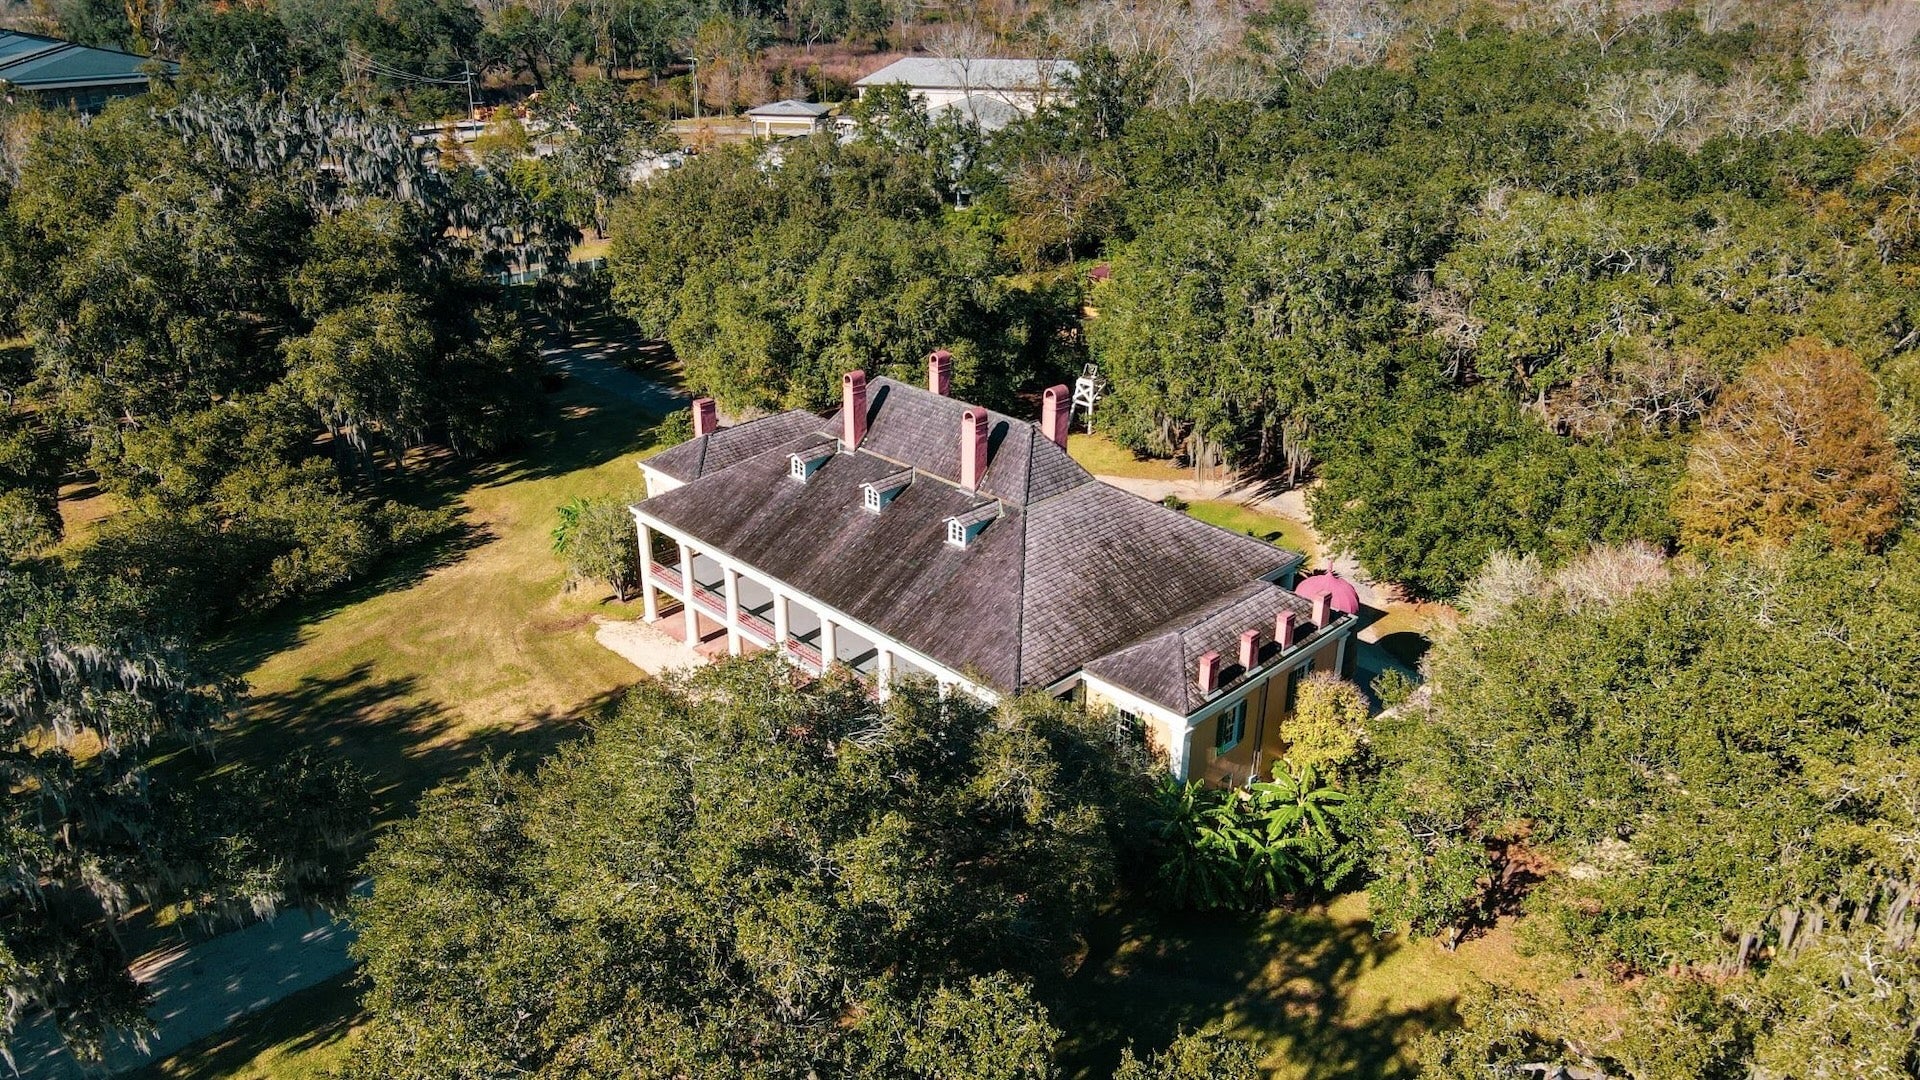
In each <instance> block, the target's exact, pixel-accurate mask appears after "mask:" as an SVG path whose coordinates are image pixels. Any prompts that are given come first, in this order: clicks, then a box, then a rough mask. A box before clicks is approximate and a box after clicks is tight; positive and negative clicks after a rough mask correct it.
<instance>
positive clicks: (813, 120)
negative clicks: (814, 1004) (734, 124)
mask: <svg viewBox="0 0 1920 1080" xmlns="http://www.w3.org/2000/svg"><path fill="white" fill-rule="evenodd" d="M832 112H833V109H832V108H831V107H830V106H827V105H817V104H815V103H813V102H811V101H801V100H799V99H798V98H787V99H786V100H785V101H775V102H772V103H770V104H767V105H756V106H754V107H753V108H751V109H748V110H747V122H748V123H750V124H752V125H753V135H754V138H757V139H790V138H797V137H800V136H804V135H811V134H813V133H814V132H816V131H820V130H822V129H824V128H825V127H826V125H827V118H828V116H829V115H830V114H831V113H832Z"/></svg>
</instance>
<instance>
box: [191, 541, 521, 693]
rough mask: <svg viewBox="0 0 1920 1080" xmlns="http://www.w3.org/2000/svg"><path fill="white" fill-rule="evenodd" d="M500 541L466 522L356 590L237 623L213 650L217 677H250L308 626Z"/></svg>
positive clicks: (402, 555)
mask: <svg viewBox="0 0 1920 1080" xmlns="http://www.w3.org/2000/svg"><path fill="white" fill-rule="evenodd" d="M494 539H496V537H495V534H494V533H493V531H492V530H490V529H486V528H482V527H480V526H478V525H475V524H473V523H472V522H466V521H463V522H460V523H458V524H456V525H455V526H454V527H453V528H451V529H448V530H446V531H445V532H442V533H440V534H439V535H438V536H435V537H433V538H432V539H430V540H427V541H425V542H424V543H421V544H419V545H416V546H414V547H411V548H408V549H406V550H405V551H401V552H399V553H397V554H395V555H393V556H392V557H390V558H387V559H383V560H381V562H380V564H379V565H378V566H377V567H375V569H374V572H373V573H372V574H370V575H368V576H367V577H366V578H363V579H361V580H360V581H358V582H355V583H354V584H351V585H346V586H343V587H341V588H338V589H334V590H332V591H330V592H328V593H325V594H324V595H321V596H316V597H312V598H310V599H306V600H299V601H295V602H293V603H291V604H288V605H286V606H285V607H281V608H276V609H274V610H272V611H269V612H267V613H265V614H263V615H260V616H257V617H254V618H247V619H242V620H240V621H238V622H236V623H234V624H233V625H232V626H230V627H229V628H228V629H227V630H226V632H225V633H224V634H223V635H222V636H221V637H220V639H219V640H218V641H217V642H215V643H214V644H213V645H212V646H211V647H210V648H209V649H208V650H207V657H208V659H209V661H210V662H211V663H212V665H213V668H214V670H215V671H218V672H221V673H223V674H230V675H241V674H245V673H246V672H248V671H251V670H252V669H253V668H255V667H256V666H258V665H259V664H260V663H261V662H262V661H264V660H266V658H267V657H269V656H272V655H273V654H274V653H277V652H280V651H282V650H284V649H288V648H291V647H293V646H294V645H296V644H298V643H299V640H300V632H301V631H302V630H303V629H305V628H306V627H307V626H309V625H311V624H313V623H317V622H320V621H322V620H324V619H326V618H327V617H328V616H331V615H334V614H337V613H338V612H340V611H341V610H343V609H345V608H349V607H352V606H353V605H355V604H358V603H361V602H363V601H366V600H370V599H372V598H373V597H376V596H380V595H382V594H384V593H390V592H399V591H401V590H402V589H408V588H411V587H413V586H415V585H418V584H419V583H420V582H422V581H425V580H426V579H427V578H428V577H429V576H430V575H432V574H433V572H434V571H436V570H440V569H442V568H444V567H448V566H452V565H453V564H455V563H457V562H459V561H460V560H462V559H464V558H465V557H466V556H467V554H468V553H469V552H472V551H474V550H475V549H477V548H480V547H483V546H485V545H486V544H488V543H491V542H492V541H493V540H494Z"/></svg>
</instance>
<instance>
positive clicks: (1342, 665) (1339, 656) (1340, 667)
mask: <svg viewBox="0 0 1920 1080" xmlns="http://www.w3.org/2000/svg"><path fill="white" fill-rule="evenodd" d="M1351 636H1352V635H1351V634H1341V635H1340V644H1338V645H1336V646H1335V647H1334V653H1333V673H1334V674H1335V675H1338V676H1340V677H1341V678H1343V679H1344V678H1346V677H1347V638H1349V637H1351Z"/></svg>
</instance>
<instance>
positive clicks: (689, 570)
mask: <svg viewBox="0 0 1920 1080" xmlns="http://www.w3.org/2000/svg"><path fill="white" fill-rule="evenodd" d="M680 593H681V595H680V613H681V614H682V615H683V616H685V618H686V621H687V648H689V649H692V648H696V647H698V646H699V644H700V616H699V615H698V614H697V613H695V611H694V610H693V549H692V548H690V547H688V546H687V545H685V544H681V545H680Z"/></svg>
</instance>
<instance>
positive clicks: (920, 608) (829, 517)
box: [640, 378, 1304, 708]
mask: <svg viewBox="0 0 1920 1080" xmlns="http://www.w3.org/2000/svg"><path fill="white" fill-rule="evenodd" d="M867 402H868V408H867V413H868V420H867V432H866V436H865V438H864V439H863V440H862V442H861V444H860V446H859V448H858V449H857V450H854V451H851V452H849V451H847V450H846V449H845V448H844V447H842V449H841V452H840V453H837V454H835V455H833V457H832V458H831V459H830V460H828V461H827V462H826V463H825V464H823V465H822V466H820V468H818V469H817V470H815V471H814V472H813V474H812V475H811V476H810V477H809V478H808V479H807V480H805V481H804V482H802V481H799V480H795V479H793V478H791V477H790V476H789V475H788V471H787V455H788V454H789V453H791V452H792V451H794V450H796V449H798V448H800V447H802V446H805V445H808V444H815V443H818V442H820V441H821V440H822V439H831V438H833V437H834V433H836V432H838V431H840V430H841V425H840V422H839V417H838V416H837V415H836V416H835V417H834V418H833V419H832V420H830V421H824V422H823V421H821V420H820V419H819V418H817V417H812V416H809V415H808V414H804V413H799V414H796V413H785V414H781V415H780V416H775V417H768V418H766V419H763V420H756V421H753V422H751V423H747V424H742V425H740V426H738V427H735V428H728V429H723V430H722V431H719V432H716V433H714V434H713V435H709V436H706V437H705V440H704V441H705V442H706V446H705V447H703V448H699V449H689V446H690V445H691V444H687V445H683V446H680V447H675V448H674V449H672V450H669V451H667V452H665V453H663V454H661V455H658V456H656V457H654V458H653V459H651V461H649V463H648V464H649V465H651V466H653V467H655V468H660V469H661V470H662V471H663V472H666V473H668V475H672V476H675V477H676V478H679V479H683V480H685V481H687V482H686V483H685V485H684V486H682V487H679V488H676V489H674V490H673V491H669V492H665V493H662V494H660V495H656V496H654V497H653V498H651V499H648V500H647V501H646V502H645V503H644V504H643V505H642V506H641V508H640V509H642V511H643V512H644V513H645V514H646V515H648V516H649V517H652V518H654V519H655V520H658V521H659V522H661V523H663V524H665V525H667V526H669V527H671V528H673V529H676V530H678V531H680V532H682V533H685V534H687V535H688V536H690V537H692V538H693V540H694V542H695V544H696V546H703V547H706V548H708V549H710V550H714V551H719V552H724V553H726V554H728V555H729V556H731V557H733V558H735V559H737V560H739V561H741V562H743V563H745V564H746V565H747V566H749V567H751V568H753V569H754V570H757V571H759V572H760V573H762V574H764V575H766V576H768V577H770V578H773V579H775V580H777V581H779V582H783V583H785V584H786V585H788V586H789V587H791V588H793V589H796V590H799V591H800V592H803V593H805V594H807V595H808V596H811V597H813V598H815V599H817V600H819V601H820V602H822V603H824V604H827V605H829V606H831V607H833V608H835V609H836V610H838V611H841V612H844V613H845V614H846V615H848V616H850V617H851V618H853V619H856V620H859V621H860V622H862V623H865V624H866V625H868V626H871V627H873V628H874V629H875V630H878V631H879V632H880V633H882V634H885V635H887V636H889V637H891V638H893V639H894V640H896V641H899V642H900V643H902V644H904V645H906V646H908V647H910V648H913V649H916V650H918V651H920V652H921V653H923V654H924V655H926V656H928V657H930V658H932V659H933V660H935V661H937V662H939V663H941V664H943V665H946V666H947V667H949V668H951V669H953V670H956V671H961V672H966V673H970V674H971V675H972V676H973V677H977V678H979V679H981V680H982V681H984V682H985V683H987V684H988V685H990V686H992V687H994V688H996V689H998V690H1002V691H1010V692H1011V691H1020V690H1025V689H1030V688H1035V687H1045V686H1050V685H1052V684H1054V683H1057V682H1059V681H1060V680H1061V679H1063V678H1066V677H1067V676H1070V675H1072V674H1074V673H1075V672H1076V671H1079V670H1080V669H1081V668H1082V667H1085V666H1087V665H1088V663H1089V662H1090V661H1092V660H1093V659H1095V658H1097V657H1101V656H1104V655H1106V654H1107V653H1110V652H1113V651H1115V650H1117V649H1120V648H1122V647H1124V646H1128V645H1130V644H1132V643H1135V642H1138V641H1139V640H1140V639H1141V638H1142V636H1143V635H1145V634H1148V633H1152V632H1154V631H1157V630H1159V629H1161V628H1163V627H1165V626H1166V625H1167V624H1168V622H1169V620H1179V619H1183V618H1186V619H1192V618H1197V617H1198V616H1200V615H1202V614H1204V613H1209V612H1213V611H1214V610H1215V609H1217V608H1219V607H1220V606H1221V605H1222V604H1223V603H1233V602H1236V601H1237V600H1238V599H1240V598H1243V596H1244V594H1245V592H1246V590H1247V589H1248V587H1249V582H1252V583H1254V584H1256V585H1263V587H1266V588H1269V589H1271V588H1272V587H1270V586H1264V583H1263V580H1262V579H1271V578H1277V577H1279V576H1281V575H1283V574H1285V573H1286V572H1287V571H1289V570H1291V569H1293V568H1294V567H1296V566H1297V565H1298V564H1299V562H1300V558H1301V557H1300V556H1299V555H1297V554H1294V553H1293V552H1289V551H1285V550H1282V549H1280V548H1277V547H1274V546H1273V545H1271V544H1266V543H1263V542H1261V541H1258V540H1254V539H1251V538H1249V537H1244V536H1239V535H1236V534H1234V533H1231V532H1227V531H1226V530H1224V529H1218V528H1215V527H1214V526H1211V525H1207V524H1204V523H1202V522H1199V521H1195V520H1194V519H1192V518H1190V517H1188V516H1186V515H1185V514H1181V513H1178V512H1176V511H1173V510H1169V509H1167V508H1166V507H1163V506H1160V505H1159V504H1157V503H1151V502H1148V501H1146V500H1144V499H1141V498H1138V497H1136V496H1133V495H1130V494H1128V493H1126V492H1123V491H1120V490H1118V489H1116V488H1112V487H1109V486H1107V485H1106V484H1102V483H1100V482H1099V481H1097V480H1095V479H1094V478H1093V477H1092V475H1090V474H1089V473H1088V472H1087V471H1086V470H1085V469H1083V468H1081V467H1080V466H1079V464H1078V463H1076V462H1075V461H1074V460H1073V459H1072V458H1070V457H1068V456H1067V453H1066V451H1064V450H1062V449H1061V448H1060V447H1059V446H1057V445H1055V444H1054V443H1053V441H1052V440H1050V439H1048V438H1046V437H1045V436H1044V435H1042V434H1041V433H1040V432H1039V430H1038V429H1037V428H1036V427H1035V426H1034V425H1033V424H1032V423H1030V422H1027V421H1024V420H1016V419H1013V418H1011V417H1008V416H1005V415H1002V414H1000V413H989V414H988V458H987V467H986V469H985V471H984V473H983V475H982V478H981V484H980V490H979V491H978V492H974V491H969V490H967V489H966V488H964V487H961V486H960V484H959V482H958V481H959V472H960V427H961V414H962V413H963V412H964V411H965V410H966V409H967V408H969V406H968V405H967V404H965V403H964V402H960V401H956V400H954V399H952V398H949V397H946V396H944V395H940V394H935V393H932V392H930V391H927V390H923V389H920V388H919V387H915V386H910V385H908V384H905V383H901V382H897V381H895V380H892V379H886V378H876V379H874V380H873V381H872V382H871V383H869V384H868V397H867ZM799 417H806V418H807V420H808V423H806V424H804V425H802V424H801V423H800V422H799V420H798V418H799ZM694 441H695V442H700V441H702V440H694ZM749 447H757V448H759V449H758V451H757V452H755V453H750V454H749V453H747V452H746V448H749ZM723 458H726V459H732V460H731V462H730V463H729V464H726V465H720V464H718V462H719V461H720V460H722V459H723ZM902 468H910V469H913V470H914V472H915V475H916V480H915V481H914V482H913V483H912V484H909V485H908V486H907V487H906V488H905V489H903V490H902V491H901V492H900V494H899V495H898V496H897V497H895V498H894V499H893V500H892V501H891V502H890V503H888V504H887V505H886V507H885V509H883V510H881V511H880V512H878V513H873V512H869V511H866V510H864V509H863V508H862V502H863V500H862V491H861V486H862V485H863V484H867V483H872V482H875V481H879V480H882V479H885V478H887V477H890V476H893V475H895V474H897V473H899V472H900V471H901V469H902ZM994 502H997V503H998V516H997V517H995V518H994V520H992V521H990V522H989V523H988V524H987V526H986V528H984V529H983V530H981V531H980V533H979V534H978V536H977V537H976V538H975V539H974V540H973V541H972V542H971V543H969V544H968V545H967V546H966V547H964V548H962V547H957V546H954V545H952V544H949V543H947V531H946V526H945V523H946V521H947V519H948V518H951V517H957V516H963V515H966V514H968V513H969V512H970V511H973V510H975V509H976V508H978V507H980V506H981V505H982V504H983V503H987V504H992V503H994ZM1275 591H1281V592H1284V590H1275ZM1302 604H1303V605H1304V602H1302ZM1268 621H1269V624H1270V623H1271V617H1270V616H1269V620H1268ZM1116 681H1117V680H1116ZM1143 692H1144V691H1143ZM1155 700H1160V699H1159V698H1155ZM1165 704H1167V705H1168V706H1169V707H1173V708H1179V707H1180V704H1179V701H1178V700H1168V701H1165Z"/></svg>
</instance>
